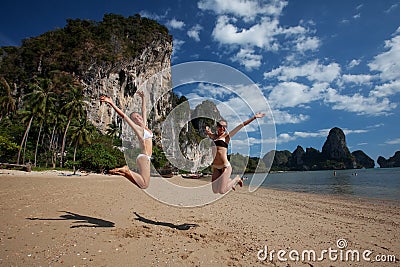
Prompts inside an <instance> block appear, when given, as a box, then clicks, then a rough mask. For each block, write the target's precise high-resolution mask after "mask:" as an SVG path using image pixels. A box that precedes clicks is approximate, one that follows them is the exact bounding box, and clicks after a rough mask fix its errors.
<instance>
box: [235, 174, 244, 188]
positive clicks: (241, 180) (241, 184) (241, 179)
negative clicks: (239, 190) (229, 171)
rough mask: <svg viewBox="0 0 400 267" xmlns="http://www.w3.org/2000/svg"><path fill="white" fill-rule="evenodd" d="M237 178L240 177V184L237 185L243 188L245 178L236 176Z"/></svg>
mask: <svg viewBox="0 0 400 267" xmlns="http://www.w3.org/2000/svg"><path fill="white" fill-rule="evenodd" d="M236 177H239V182H238V183H237V184H238V185H239V186H240V187H242V186H243V178H242V177H240V176H239V175H238V176H236Z"/></svg>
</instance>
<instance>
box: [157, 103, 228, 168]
mask: <svg viewBox="0 0 400 267" xmlns="http://www.w3.org/2000/svg"><path fill="white" fill-rule="evenodd" d="M221 118H222V116H221V114H220V113H219V111H218V109H217V107H216V106H215V104H214V103H213V102H211V101H207V100H206V101H204V102H202V103H201V104H199V105H198V106H196V107H195V109H194V110H191V109H190V106H189V102H188V101H185V102H182V103H180V104H179V105H178V106H176V107H175V108H174V109H173V111H172V112H171V113H170V114H169V116H168V118H167V119H166V120H165V121H164V122H163V123H162V139H161V142H162V147H163V150H164V151H165V154H166V156H167V158H169V159H170V161H171V163H172V165H173V166H175V167H178V168H179V169H181V170H186V171H191V172H196V171H199V170H202V169H204V168H206V167H208V166H209V165H210V164H211V163H212V160H213V154H212V148H211V146H212V142H211V140H210V139H209V138H208V136H206V134H205V131H204V130H205V127H206V126H209V127H210V128H212V127H213V126H214V125H215V122H216V121H217V120H219V119H221Z"/></svg>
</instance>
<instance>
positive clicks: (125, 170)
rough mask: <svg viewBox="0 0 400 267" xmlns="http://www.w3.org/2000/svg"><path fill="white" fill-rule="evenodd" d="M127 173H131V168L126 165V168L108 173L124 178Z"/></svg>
mask: <svg viewBox="0 0 400 267" xmlns="http://www.w3.org/2000/svg"><path fill="white" fill-rule="evenodd" d="M127 172H129V167H128V166H126V165H125V166H124V167H121V168H115V169H112V170H109V171H108V173H109V174H112V175H122V176H124V175H125V174H126V173H127Z"/></svg>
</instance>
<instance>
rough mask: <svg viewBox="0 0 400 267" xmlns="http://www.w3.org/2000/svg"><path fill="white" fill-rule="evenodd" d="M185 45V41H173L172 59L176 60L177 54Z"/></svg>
mask: <svg viewBox="0 0 400 267" xmlns="http://www.w3.org/2000/svg"><path fill="white" fill-rule="evenodd" d="M184 43H185V41H183V40H179V39H173V40H172V44H173V46H172V47H173V50H172V59H174V58H176V53H178V51H179V50H180V49H181V47H182V45H183V44H184Z"/></svg>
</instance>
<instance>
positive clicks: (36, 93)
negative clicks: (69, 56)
mask: <svg viewBox="0 0 400 267" xmlns="http://www.w3.org/2000/svg"><path fill="white" fill-rule="evenodd" d="M28 87H29V88H30V89H31V90H32V92H31V93H29V94H27V95H26V96H25V101H26V102H27V105H26V110H25V111H23V112H21V113H22V114H23V116H24V118H23V120H25V121H26V120H27V118H29V123H28V126H27V128H26V130H25V133H24V137H23V138H22V142H21V145H20V149H19V151H18V158H17V164H19V160H20V156H21V150H22V146H24V155H23V160H22V164H25V150H26V144H27V141H28V134H29V130H30V128H31V125H32V121H33V119H34V117H35V116H37V117H38V118H40V117H44V116H45V114H46V111H47V109H49V108H50V107H51V106H52V104H54V101H55V99H54V97H53V95H54V93H53V92H52V91H51V89H52V86H51V81H50V80H48V79H42V78H38V79H37V80H36V81H35V82H34V83H30V84H29V85H28ZM40 121H41V123H40V131H39V136H38V140H39V138H40V132H41V129H42V125H43V120H42V119H41V120H40ZM36 144H37V145H38V141H37V142H36ZM36 151H37V147H36ZM35 164H36V152H35Z"/></svg>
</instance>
